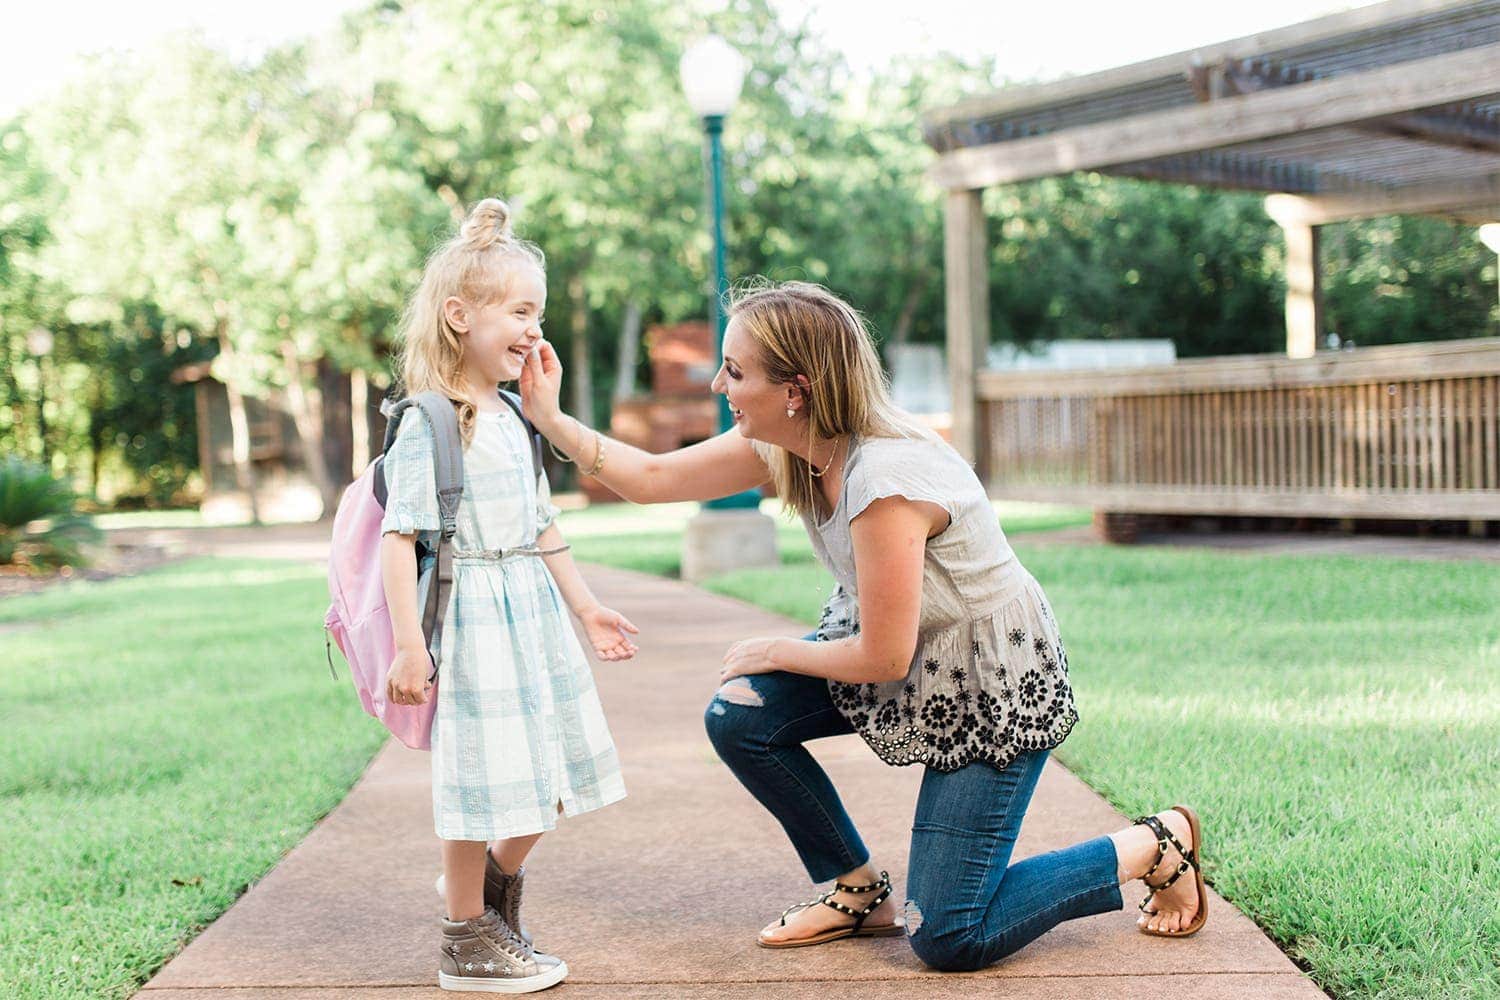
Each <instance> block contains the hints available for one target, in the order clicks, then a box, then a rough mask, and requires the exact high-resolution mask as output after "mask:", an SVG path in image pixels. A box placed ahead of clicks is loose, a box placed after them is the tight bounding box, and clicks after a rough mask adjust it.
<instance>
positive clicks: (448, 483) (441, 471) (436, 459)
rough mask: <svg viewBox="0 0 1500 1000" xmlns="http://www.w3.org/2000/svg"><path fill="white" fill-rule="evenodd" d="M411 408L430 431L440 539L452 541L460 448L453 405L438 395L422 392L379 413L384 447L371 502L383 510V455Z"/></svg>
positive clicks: (460, 485)
mask: <svg viewBox="0 0 1500 1000" xmlns="http://www.w3.org/2000/svg"><path fill="white" fill-rule="evenodd" d="M413 406H418V407H421V409H422V412H423V413H424V414H426V415H427V423H428V424H429V425H431V427H432V441H433V478H434V479H435V480H436V483H437V501H438V518H439V519H440V520H441V522H442V536H443V537H444V538H452V537H453V533H454V532H455V531H457V530H458V502H459V500H461V499H463V495H464V447H463V439H462V438H461V437H460V436H459V433H458V414H457V413H455V412H453V404H452V403H450V402H449V401H448V397H447V396H444V395H443V394H442V393H439V392H423V393H419V394H417V395H415V396H408V397H406V398H405V399H398V400H395V401H392V400H386V401H385V402H384V403H382V404H381V407H380V412H381V413H383V414H385V420H386V422H385V444H384V445H383V446H382V447H381V449H380V456H381V457H380V459H379V462H380V465H379V467H378V468H377V469H376V470H375V500H376V502H378V503H379V504H380V506H382V507H384V506H385V504H386V500H387V499H388V498H389V492H388V487H387V485H386V481H385V454H386V452H388V451H390V450H391V446H392V445H393V444H395V443H396V431H397V430H398V429H399V428H400V426H401V417H402V416H403V415H404V414H405V413H406V411H407V410H408V409H410V408H411V407H413Z"/></svg>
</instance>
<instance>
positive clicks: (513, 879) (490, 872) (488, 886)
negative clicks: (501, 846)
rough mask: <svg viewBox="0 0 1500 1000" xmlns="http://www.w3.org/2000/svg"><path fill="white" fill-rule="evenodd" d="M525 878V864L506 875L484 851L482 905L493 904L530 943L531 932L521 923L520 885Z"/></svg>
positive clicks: (502, 916)
mask: <svg viewBox="0 0 1500 1000" xmlns="http://www.w3.org/2000/svg"><path fill="white" fill-rule="evenodd" d="M525 878H526V866H525V865H522V866H521V867H520V868H518V869H516V873H515V874H514V875H507V874H505V869H503V868H501V867H500V865H499V864H498V863H497V862H496V861H495V856H494V855H493V854H491V853H490V852H489V851H485V852H484V905H485V906H493V907H494V908H495V909H496V911H497V912H499V914H500V917H501V919H503V920H504V921H505V922H506V924H508V925H509V926H510V929H511V930H513V931H515V932H516V933H517V934H519V935H521V940H523V941H525V942H526V943H527V944H531V943H532V937H531V934H530V932H528V931H527V930H526V927H525V926H524V925H523V924H522V923H521V885H522V882H523V881H524V880H525Z"/></svg>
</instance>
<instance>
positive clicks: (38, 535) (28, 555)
mask: <svg viewBox="0 0 1500 1000" xmlns="http://www.w3.org/2000/svg"><path fill="white" fill-rule="evenodd" d="M77 499H78V498H77V497H76V496H74V494H73V491H72V489H70V488H69V487H68V485H67V484H66V483H64V482H62V481H61V480H59V479H56V478H55V477H53V475H52V474H51V473H49V472H48V471H47V470H46V469H45V468H43V467H42V466H40V465H37V464H35V463H34V462H28V461H26V460H25V459H22V458H17V457H16V456H14V455H7V456H3V457H0V566H26V567H32V568H37V569H40V568H44V567H50V566H70V565H77V564H78V563H79V562H80V561H81V559H82V555H83V553H82V550H81V546H82V545H83V543H84V542H87V541H89V540H90V539H92V538H94V537H96V536H97V534H98V532H97V531H96V529H95V528H94V526H93V524H92V523H91V522H90V521H89V519H88V518H87V517H86V516H84V515H82V514H79V513H78V512H77V511H76V510H75V505H76V504H77Z"/></svg>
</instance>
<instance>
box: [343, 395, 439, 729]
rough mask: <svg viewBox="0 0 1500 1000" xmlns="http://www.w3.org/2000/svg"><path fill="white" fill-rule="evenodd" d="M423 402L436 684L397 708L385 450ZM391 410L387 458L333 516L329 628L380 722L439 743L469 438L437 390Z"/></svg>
mask: <svg viewBox="0 0 1500 1000" xmlns="http://www.w3.org/2000/svg"><path fill="white" fill-rule="evenodd" d="M411 406H420V407H421V408H422V412H423V413H424V414H425V415H426V417H427V421H428V423H430V424H431V425H432V436H433V441H434V443H435V445H436V454H435V455H434V458H435V472H436V478H437V493H438V497H437V499H438V515H439V517H440V518H441V519H442V530H441V532H440V533H439V537H438V541H437V546H436V549H435V551H428V547H427V545H425V544H423V543H421V542H419V543H418V544H417V566H418V575H417V607H418V608H419V609H420V610H421V612H422V635H423V636H424V637H425V638H426V639H427V651H428V654H429V655H430V656H431V657H432V675H431V676H430V677H429V678H428V679H429V680H430V681H431V682H432V688H431V690H429V691H428V697H427V701H426V702H424V703H423V704H421V705H393V704H391V703H390V702H389V701H387V700H386V690H385V677H386V672H387V671H388V670H390V668H391V663H392V661H393V660H395V658H396V636H395V629H394V627H393V626H392V624H391V614H390V611H389V610H388V609H387V608H386V604H385V585H384V583H383V581H382V579H381V574H380V535H381V532H380V523H381V521H382V520H384V518H385V502H386V497H387V494H386V482H385V468H384V464H385V452H387V451H390V448H391V445H392V444H393V443H394V442H395V440H396V429H397V428H398V427H400V425H401V416H402V414H404V413H405V412H406V410H407V409H408V408H409V407H411ZM381 410H382V412H383V413H385V415H386V425H385V447H384V448H383V449H381V456H380V457H379V458H377V459H376V460H375V461H373V462H371V463H370V465H369V467H368V468H366V469H365V471H364V472H363V473H362V474H361V475H360V477H359V478H358V479H356V480H355V481H354V482H353V483H351V484H350V485H349V488H348V489H346V490H345V491H344V496H343V498H342V499H340V500H339V507H338V512H337V513H336V514H334V516H333V544H332V546H331V548H330V549H329V553H328V593H329V596H330V597H332V599H333V603H332V604H331V605H329V608H328V614H327V615H325V616H324V618H323V627H324V628H325V629H327V630H328V633H329V635H331V636H332V637H333V641H334V642H335V643H337V644H338V647H339V651H340V652H342V653H343V654H344V659H346V660H348V661H349V672H350V673H351V674H353V676H354V690H355V691H356V692H357V693H358V694H359V702H360V704H361V705H363V706H364V709H365V711H366V712H368V713H369V714H370V715H373V716H374V717H375V718H377V719H379V720H380V721H381V723H383V724H384V725H385V728H387V729H389V730H390V731H391V734H392V735H394V736H395V737H396V738H397V739H398V740H400V741H401V742H402V743H404V744H406V745H407V746H409V747H411V748H412V749H414V750H429V749H431V748H432V716H433V713H434V712H435V711H436V709H437V672H438V651H439V649H440V648H441V644H442V631H443V618H444V616H445V615H446V613H447V610H448V594H449V590H450V589H451V586H452V582H453V572H452V565H451V562H450V560H451V556H450V554H449V553H450V550H451V549H452V541H453V534H454V532H455V531H456V530H457V528H458V502H459V500H460V499H462V497H463V492H464V473H463V461H464V459H463V443H462V440H461V439H460V437H459V433H458V416H457V414H455V413H454V412H453V404H452V403H451V402H449V400H448V398H447V397H446V396H444V395H442V394H441V393H437V392H424V393H420V394H418V395H416V396H412V397H408V398H407V399H403V400H401V401H399V402H397V403H394V404H391V403H387V404H386V405H385V406H383V407H381Z"/></svg>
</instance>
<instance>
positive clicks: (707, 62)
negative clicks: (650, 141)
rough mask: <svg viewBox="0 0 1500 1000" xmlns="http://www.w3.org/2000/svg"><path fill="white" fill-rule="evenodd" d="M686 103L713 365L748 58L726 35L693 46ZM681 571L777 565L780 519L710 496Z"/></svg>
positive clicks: (728, 422) (756, 502) (726, 419)
mask: <svg viewBox="0 0 1500 1000" xmlns="http://www.w3.org/2000/svg"><path fill="white" fill-rule="evenodd" d="M679 68H680V71H681V75H682V89H683V91H684V92H685V93H686V95H687V99H688V104H689V105H690V106H691V107H692V109H693V111H694V112H695V113H696V114H697V115H698V117H699V118H700V119H702V121H703V132H704V135H705V136H706V138H707V140H708V193H709V198H708V201H709V214H710V216H711V225H712V231H713V243H714V282H713V294H712V295H711V296H710V297H709V299H710V301H709V319H710V330H711V332H712V336H713V342H714V361H715V367H716V368H717V367H718V366H719V365H722V364H723V361H724V329H725V327H726V326H727V325H728V324H727V320H726V318H725V316H724V298H725V296H726V295H727V294H728V292H729V278H728V275H727V274H726V270H725V249H724V144H723V135H724V119H725V118H727V117H728V116H729V112H730V111H731V110H732V109H733V108H734V104H735V101H737V100H738V99H739V96H740V87H741V86H742V85H743V83H744V79H745V61H744V59H743V58H742V57H741V56H740V54H739V53H738V52H736V51H735V50H734V49H733V48H731V47H730V46H729V44H728V43H726V42H725V41H724V40H723V39H722V38H719V37H718V36H716V35H709V36H708V37H707V38H703V39H701V40H699V41H697V42H695V43H694V44H693V45H691V46H689V47H688V49H687V51H685V52H684V53H683V55H682V63H681V66H680V67H679ZM718 410H719V430H720V431H721V432H722V431H727V430H729V429H730V428H732V427H733V426H734V420H733V419H732V417H731V416H730V413H729V402H728V400H727V399H725V398H724V397H722V396H721V397H719V402H718ZM684 546H685V547H684V551H683V558H682V575H683V576H684V577H685V578H686V579H689V580H694V579H701V578H703V577H705V576H712V575H714V574H716V573H721V572H724V571H726V570H730V569H737V568H740V567H744V566H761V565H775V564H776V562H777V561H778V560H777V556H776V526H775V524H774V523H773V522H772V521H771V519H770V518H768V517H766V516H765V515H764V514H761V513H760V495H759V494H758V493H756V492H754V491H748V490H747V491H746V492H744V493H738V494H735V495H734V496H730V497H721V498H718V499H715V500H710V501H709V502H708V503H707V504H705V505H704V509H703V511H701V512H700V513H699V514H698V515H697V516H696V517H694V518H693V519H692V520H691V521H689V522H688V530H687V534H686V536H685V538H684Z"/></svg>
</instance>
